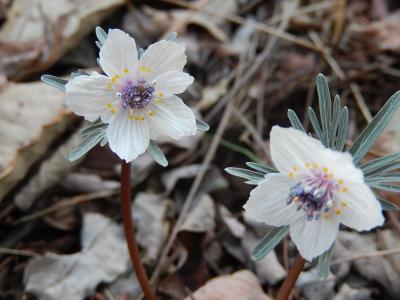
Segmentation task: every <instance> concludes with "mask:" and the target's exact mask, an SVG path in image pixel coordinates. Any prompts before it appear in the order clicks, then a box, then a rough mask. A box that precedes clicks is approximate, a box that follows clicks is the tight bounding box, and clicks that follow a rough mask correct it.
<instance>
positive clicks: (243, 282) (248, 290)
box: [185, 270, 272, 300]
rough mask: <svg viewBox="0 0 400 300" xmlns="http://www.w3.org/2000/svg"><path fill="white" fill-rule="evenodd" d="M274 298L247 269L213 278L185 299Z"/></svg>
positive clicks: (259, 299) (270, 299) (256, 299)
mask: <svg viewBox="0 0 400 300" xmlns="http://www.w3.org/2000/svg"><path fill="white" fill-rule="evenodd" d="M191 299H196V300H226V299H229V300H250V299H251V300H272V298H270V297H269V296H267V295H266V294H264V292H263V290H262V288H261V286H260V284H259V282H258V280H257V277H256V276H255V275H254V274H253V273H251V272H250V271H247V270H242V271H238V272H236V273H233V274H232V275H224V276H219V277H217V278H214V279H211V280H210V281H208V282H207V283H206V284H205V285H204V286H202V287H201V288H199V289H198V290H197V291H196V292H194V293H193V295H192V296H189V297H186V298H185V300H191Z"/></svg>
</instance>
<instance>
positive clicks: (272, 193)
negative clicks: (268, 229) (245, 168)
mask: <svg viewBox="0 0 400 300" xmlns="http://www.w3.org/2000/svg"><path fill="white" fill-rule="evenodd" d="M294 184H295V182H294V181H293V180H290V179H289V178H287V176H284V175H282V174H278V173H277V174H267V175H266V176H265V179H264V180H263V181H261V182H260V183H259V184H258V185H257V187H256V188H255V189H253V190H252V191H251V193H250V198H249V200H248V201H247V203H246V204H245V205H244V206H243V207H244V209H245V210H246V214H247V215H248V216H249V217H250V218H252V219H254V220H256V221H258V222H264V223H266V224H268V225H273V226H282V225H288V224H291V223H293V222H295V221H296V220H298V219H304V213H303V212H302V211H300V212H298V211H296V204H295V203H292V204H290V205H287V203H286V201H287V198H288V196H289V190H290V188H291V187H292V186H293V185H294Z"/></svg>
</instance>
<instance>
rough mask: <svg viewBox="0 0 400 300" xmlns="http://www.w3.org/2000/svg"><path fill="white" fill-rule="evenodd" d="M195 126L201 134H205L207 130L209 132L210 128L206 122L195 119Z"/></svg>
mask: <svg viewBox="0 0 400 300" xmlns="http://www.w3.org/2000/svg"><path fill="white" fill-rule="evenodd" d="M196 126H197V130H198V131H201V132H207V131H208V130H210V126H209V125H208V124H207V123H206V122H203V121H200V120H197V119H196Z"/></svg>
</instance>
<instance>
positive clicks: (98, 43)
mask: <svg viewBox="0 0 400 300" xmlns="http://www.w3.org/2000/svg"><path fill="white" fill-rule="evenodd" d="M94 43H95V44H96V46H97V48H99V49H101V47H102V46H103V44H102V43H100V42H99V41H95V42H94Z"/></svg>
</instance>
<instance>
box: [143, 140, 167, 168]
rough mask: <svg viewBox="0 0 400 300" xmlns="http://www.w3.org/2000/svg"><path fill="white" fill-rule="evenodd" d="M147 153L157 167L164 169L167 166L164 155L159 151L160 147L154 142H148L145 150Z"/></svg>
mask: <svg viewBox="0 0 400 300" xmlns="http://www.w3.org/2000/svg"><path fill="white" fill-rule="evenodd" d="M146 152H147V153H149V154H150V155H151V157H152V158H153V159H154V160H155V161H156V163H158V164H159V165H161V166H163V167H166V166H168V160H167V158H166V157H165V155H164V153H163V152H162V151H161V149H160V147H158V145H157V144H156V142H154V141H150V144H149V147H148V148H147V150H146Z"/></svg>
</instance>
